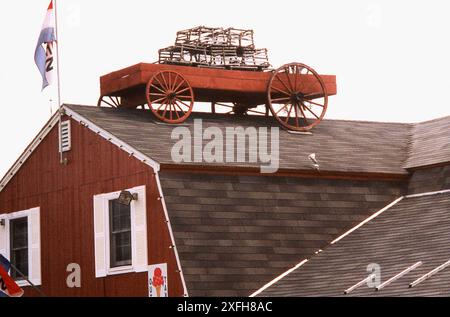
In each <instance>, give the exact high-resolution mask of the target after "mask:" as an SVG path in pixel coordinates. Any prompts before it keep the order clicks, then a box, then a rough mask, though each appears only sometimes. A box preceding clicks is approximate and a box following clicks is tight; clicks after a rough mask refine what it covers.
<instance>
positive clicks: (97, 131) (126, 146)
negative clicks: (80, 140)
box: [62, 105, 160, 173]
mask: <svg viewBox="0 0 450 317" xmlns="http://www.w3.org/2000/svg"><path fill="white" fill-rule="evenodd" d="M62 109H63V111H64V114H66V115H67V116H68V117H69V118H71V119H73V120H75V121H77V122H78V123H80V124H81V125H83V126H85V127H86V128H88V129H89V130H91V131H92V132H94V133H95V134H97V135H99V136H101V137H102V138H104V139H105V140H107V141H109V142H111V143H112V144H114V145H116V146H118V147H119V148H120V149H121V150H123V151H125V152H127V153H128V154H129V155H130V156H134V157H135V158H136V159H138V160H140V161H141V162H142V163H144V164H147V165H149V166H150V167H151V168H153V170H154V171H155V173H156V172H159V170H160V164H159V163H158V162H156V161H155V160H153V159H152V158H151V157H149V156H147V155H145V154H144V153H142V152H140V151H138V150H137V149H136V148H134V147H132V146H131V145H129V144H128V143H126V142H124V141H122V140H121V139H119V138H118V137H116V136H115V135H114V134H112V133H110V132H108V131H106V130H105V129H103V128H101V127H99V126H98V125H96V124H95V123H93V122H92V121H90V120H89V119H87V118H86V117H83V116H82V115H80V114H79V113H78V112H76V111H75V110H73V109H71V108H70V107H68V106H67V105H63V106H62Z"/></svg>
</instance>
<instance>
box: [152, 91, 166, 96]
mask: <svg viewBox="0 0 450 317" xmlns="http://www.w3.org/2000/svg"><path fill="white" fill-rule="evenodd" d="M150 95H152V96H164V97H165V96H167V94H160V93H158V92H152V93H150Z"/></svg>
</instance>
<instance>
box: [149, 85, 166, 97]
mask: <svg viewBox="0 0 450 317" xmlns="http://www.w3.org/2000/svg"><path fill="white" fill-rule="evenodd" d="M150 86H151V87H153V88H156V89H158V90H159V91H160V92H162V93H163V94H164V95H165V94H166V92H165V91H164V90H162V89H161V88H159V87H158V86H155V85H153V84H152V85H150Z"/></svg>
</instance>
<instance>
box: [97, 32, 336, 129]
mask: <svg viewBox="0 0 450 317" xmlns="http://www.w3.org/2000/svg"><path fill="white" fill-rule="evenodd" d="M245 42H248V43H249V44H247V45H246V46H242V45H243V44H242V43H245ZM211 43H213V44H211ZM216 52H220V53H217V54H216ZM260 52H261V49H256V48H255V47H254V44H253V31H251V32H250V31H249V30H238V29H232V28H229V29H222V28H206V27H197V28H193V29H189V30H185V31H180V32H178V33H177V40H176V42H175V45H174V46H171V47H168V48H165V49H162V50H160V60H159V61H158V62H157V63H153V64H146V63H141V64H137V65H134V66H131V67H127V68H125V69H121V70H119V71H116V72H113V73H110V74H107V75H105V76H102V77H101V78H100V89H101V97H100V99H99V101H98V105H99V106H102V105H107V106H112V107H123V108H136V107H142V108H145V107H148V109H150V110H151V111H152V112H153V114H154V115H155V117H156V118H158V119H160V120H161V121H164V122H166V123H171V124H177V123H181V122H183V121H185V120H186V119H187V118H188V117H189V115H190V114H191V112H192V110H193V107H194V102H210V103H211V108H212V112H213V113H214V112H215V111H216V106H224V107H229V108H230V111H229V112H230V113H234V114H237V115H243V114H247V113H249V114H250V113H256V114H263V115H266V116H269V115H272V116H273V117H275V118H276V119H277V120H278V122H279V123H280V124H281V125H282V126H283V127H285V128H287V129H289V130H296V131H307V130H309V129H311V128H312V127H314V126H315V125H317V124H318V123H319V122H320V121H321V120H322V118H323V117H324V115H325V112H326V110H327V106H328V97H329V96H330V95H334V94H336V77H335V76H334V75H319V74H318V73H317V72H316V71H314V70H313V69H312V68H311V67H309V66H307V65H304V64H301V63H290V64H286V65H284V66H282V67H280V68H278V69H276V70H269V66H270V64H269V63H268V60H267V59H266V58H265V57H264V56H265V55H263V58H261V55H260ZM186 56H187V57H186ZM259 106H265V111H264V112H262V111H261V110H260V107H259Z"/></svg>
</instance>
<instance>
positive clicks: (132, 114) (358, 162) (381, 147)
mask: <svg viewBox="0 0 450 317" xmlns="http://www.w3.org/2000/svg"><path fill="white" fill-rule="evenodd" d="M67 107H69V108H70V109H72V110H74V111H75V112H77V113H79V114H80V115H82V116H84V117H85V118H87V119H88V120H91V121H93V122H94V123H95V124H96V125H98V126H100V127H102V128H103V129H105V130H107V131H108V132H110V133H112V134H114V135H115V136H116V137H118V138H119V139H121V140H122V141H124V142H126V143H128V144H129V145H131V146H133V147H134V148H136V149H137V150H139V151H140V152H142V153H144V154H146V155H147V156H149V157H151V158H152V159H154V160H155V161H157V162H158V163H161V164H172V163H173V161H172V159H171V148H172V145H173V144H175V143H176V141H177V140H172V139H171V132H172V130H173V128H174V126H173V125H167V124H162V123H160V122H157V121H156V120H155V119H154V118H153V116H152V114H151V112H150V111H149V110H128V109H111V108H98V107H86V106H74V105H68V106H67ZM196 118H201V119H203V128H206V127H210V126H216V127H219V128H220V129H221V130H222V131H223V132H224V131H225V128H226V127H238V126H242V127H244V128H246V127H252V126H254V127H257V128H259V127H279V125H278V123H276V122H275V121H274V120H273V119H272V118H265V117H257V116H251V117H238V116H230V115H220V114H214V115H213V114H205V113H203V114H201V113H193V114H192V115H191V117H190V118H189V119H188V121H187V122H186V123H185V124H184V125H181V126H187V127H188V128H189V129H190V130H191V131H193V128H192V124H193V120H194V119H196ZM409 134H410V125H408V124H401V123H383V122H366V121H346V120H324V121H323V122H322V123H321V124H320V125H318V126H317V127H316V128H315V129H314V130H313V132H312V135H304V134H293V133H289V132H287V131H284V130H280V169H295V170H311V169H312V167H311V163H310V161H309V160H308V155H309V154H311V153H316V155H317V158H318V160H319V163H320V169H321V170H322V171H333V172H336V171H337V172H353V173H359V172H362V173H386V174H407V171H406V170H405V169H404V168H403V167H402V166H403V164H404V161H405V160H406V156H407V150H408V142H407V140H408V136H409ZM207 142H209V141H208V140H205V141H204V144H206V143H207ZM192 164H197V165H199V164H201V165H217V163H204V162H203V163H192ZM224 164H225V163H223V164H219V165H224ZM226 165H227V166H242V167H259V166H260V164H259V163H226Z"/></svg>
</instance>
